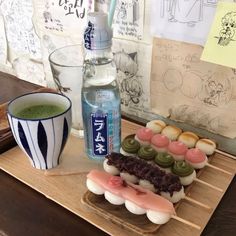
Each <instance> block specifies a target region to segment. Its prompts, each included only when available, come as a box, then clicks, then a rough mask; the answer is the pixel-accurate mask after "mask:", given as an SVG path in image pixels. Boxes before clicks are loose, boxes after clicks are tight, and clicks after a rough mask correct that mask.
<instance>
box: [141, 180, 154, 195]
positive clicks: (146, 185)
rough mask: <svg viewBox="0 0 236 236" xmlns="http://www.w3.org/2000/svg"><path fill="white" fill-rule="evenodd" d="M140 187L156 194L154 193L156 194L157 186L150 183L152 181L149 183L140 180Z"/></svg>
mask: <svg viewBox="0 0 236 236" xmlns="http://www.w3.org/2000/svg"><path fill="white" fill-rule="evenodd" d="M139 185H140V186H141V187H143V188H145V189H148V190H150V191H152V192H154V193H155V192H156V189H155V186H154V185H153V184H152V183H150V181H148V180H145V179H140V180H139Z"/></svg>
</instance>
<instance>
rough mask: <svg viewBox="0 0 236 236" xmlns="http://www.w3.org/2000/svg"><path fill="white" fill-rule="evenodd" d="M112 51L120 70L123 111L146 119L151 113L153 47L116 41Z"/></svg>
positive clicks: (118, 75)
mask: <svg viewBox="0 0 236 236" xmlns="http://www.w3.org/2000/svg"><path fill="white" fill-rule="evenodd" d="M112 51H113V53H114V61H115V63H116V66H117V70H118V73H117V79H118V83H119V86H120V94H121V108H122V111H124V112H126V113H128V114H130V115H134V116H137V117H145V116H146V112H147V111H150V72H151V60H150V58H151V55H152V45H147V44H143V43H138V42H130V41H126V40H121V39H114V40H113V48H112Z"/></svg>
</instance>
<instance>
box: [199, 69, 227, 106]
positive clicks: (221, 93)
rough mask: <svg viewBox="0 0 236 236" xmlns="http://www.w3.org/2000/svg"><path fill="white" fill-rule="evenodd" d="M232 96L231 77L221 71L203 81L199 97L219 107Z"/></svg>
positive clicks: (207, 103)
mask: <svg viewBox="0 0 236 236" xmlns="http://www.w3.org/2000/svg"><path fill="white" fill-rule="evenodd" d="M231 96H232V85H231V81H230V79H229V78H227V77H226V76H224V75H223V74H221V73H215V74H213V75H212V76H209V77H208V79H207V80H205V81H204V82H203V87H202V93H201V94H200V95H199V98H200V100H202V101H203V102H204V103H205V104H206V105H210V106H214V107H219V106H222V105H226V104H228V103H229V102H230V100H231Z"/></svg>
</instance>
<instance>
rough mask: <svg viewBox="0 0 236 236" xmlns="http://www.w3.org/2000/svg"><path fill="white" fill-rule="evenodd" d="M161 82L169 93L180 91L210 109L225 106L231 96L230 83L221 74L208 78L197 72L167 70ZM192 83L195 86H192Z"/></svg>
mask: <svg viewBox="0 0 236 236" xmlns="http://www.w3.org/2000/svg"><path fill="white" fill-rule="evenodd" d="M162 82H163V84H164V86H165V88H166V89H167V90H169V91H170V92H178V91H180V92H181V93H182V95H184V96H185V97H187V98H190V99H198V100H200V101H202V102H203V103H204V104H206V105H208V106H212V107H219V106H222V105H226V104H227V103H229V102H230V99H231V95H232V85H231V81H230V79H229V78H227V76H225V75H224V74H221V73H214V74H212V75H210V76H209V75H202V74H201V73H200V72H198V71H191V70H188V71H184V72H181V71H180V70H178V69H176V68H168V69H166V71H165V72H164V73H163V75H162ZM192 82H194V85H195V86H192Z"/></svg>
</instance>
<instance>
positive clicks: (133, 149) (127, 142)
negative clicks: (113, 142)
mask: <svg viewBox="0 0 236 236" xmlns="http://www.w3.org/2000/svg"><path fill="white" fill-rule="evenodd" d="M121 147H122V149H123V150H124V151H125V152H127V153H132V154H134V153H137V152H138V150H139V149H140V143H139V142H138V141H137V140H135V139H134V138H133V137H128V138H125V139H124V140H123V141H122V143H121Z"/></svg>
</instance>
